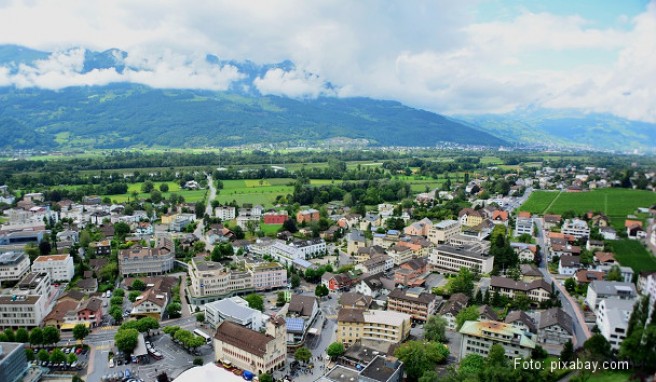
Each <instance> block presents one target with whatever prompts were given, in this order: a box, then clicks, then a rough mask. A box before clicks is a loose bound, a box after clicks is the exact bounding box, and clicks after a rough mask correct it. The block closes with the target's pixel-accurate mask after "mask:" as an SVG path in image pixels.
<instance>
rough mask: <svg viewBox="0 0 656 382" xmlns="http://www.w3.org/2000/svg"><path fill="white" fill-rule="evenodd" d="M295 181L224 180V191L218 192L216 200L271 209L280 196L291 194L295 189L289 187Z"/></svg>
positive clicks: (287, 179)
mask: <svg viewBox="0 0 656 382" xmlns="http://www.w3.org/2000/svg"><path fill="white" fill-rule="evenodd" d="M293 181H294V180H293V179H291V178H275V179H245V180H243V179H236V180H223V181H222V182H223V189H221V190H218V195H217V197H216V200H218V201H219V202H220V203H230V202H232V201H233V200H234V201H236V202H237V203H238V204H240V205H241V204H243V203H251V204H261V205H262V206H264V207H271V206H273V205H274V204H275V201H276V197H277V196H278V195H287V194H291V193H292V192H293V191H294V188H293V187H291V186H288V184H289V183H291V182H293Z"/></svg>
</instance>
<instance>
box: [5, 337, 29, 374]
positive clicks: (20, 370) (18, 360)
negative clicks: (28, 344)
mask: <svg viewBox="0 0 656 382" xmlns="http://www.w3.org/2000/svg"><path fill="white" fill-rule="evenodd" d="M26 372H27V356H26V355H25V344H22V343H18V342H0V381H3V382H18V381H21V380H22V378H23V375H25V373H26Z"/></svg>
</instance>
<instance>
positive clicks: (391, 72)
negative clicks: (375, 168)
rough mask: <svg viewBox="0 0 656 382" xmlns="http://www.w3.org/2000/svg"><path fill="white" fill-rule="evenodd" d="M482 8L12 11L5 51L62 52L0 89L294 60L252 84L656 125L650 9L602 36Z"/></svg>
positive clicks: (103, 6) (238, 6) (82, 4)
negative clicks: (96, 53) (492, 15)
mask: <svg viewBox="0 0 656 382" xmlns="http://www.w3.org/2000/svg"><path fill="white" fill-rule="evenodd" d="M479 2H485V0H470V1H462V2H461V1H459V2H454V1H449V0H435V1H429V2H424V1H417V2H407V1H391V2H380V1H375V0H363V1H356V2H354V1H347V0H316V1H304V0H287V1H271V0H252V1H231V0H217V1H206V2H195V3H194V4H193V5H190V3H189V2H188V1H183V0H171V1H166V2H162V1H157V0H142V1H138V2H135V1H131V0H116V1H111V2H100V1H99V0H85V1H59V2H51V1H45V0H35V1H31V2H23V1H20V0H14V1H6V2H3V3H2V6H3V7H4V8H3V9H2V12H0V43H14V44H22V45H26V46H29V47H33V48H39V49H45V50H48V51H64V53H57V54H55V55H53V56H51V57H50V58H49V59H48V60H45V61H44V62H41V63H38V64H37V65H34V67H21V68H20V70H19V72H18V73H13V74H12V73H10V72H8V71H7V70H4V69H2V68H0V86H4V85H7V84H14V85H16V86H41V87H46V88H53V89H57V88H61V87H63V86H67V85H99V84H104V83H108V82H112V81H131V82H137V83H143V84H147V85H150V86H155V87H172V88H179V87H197V88H203V89H213V90H223V89H227V88H228V86H229V85H230V84H231V83H232V82H233V81H236V80H239V79H240V78H242V74H240V73H239V72H238V71H237V69H236V68H235V67H233V66H230V65H226V66H223V67H219V66H216V65H210V64H209V63H207V62H206V61H205V60H204V55H205V54H207V53H211V54H215V55H217V56H219V57H221V58H222V59H235V60H247V59H248V60H252V61H255V62H256V63H259V64H264V63H276V62H280V61H282V60H286V59H289V60H291V61H293V62H294V63H295V65H296V69H295V70H292V71H289V72H285V71H283V70H281V69H272V70H270V71H268V72H267V73H266V74H264V75H263V76H261V77H260V78H258V79H257V80H256V82H255V86H256V87H257V88H258V89H259V90H260V91H261V92H262V93H265V94H278V95H286V96H290V97H301V98H302V97H317V96H319V95H329V94H336V95H337V96H341V97H345V96H370V97H376V98H383V99H394V100H399V101H401V102H404V103H406V104H409V105H411V106H415V107H420V108H425V109H428V110H432V111H437V112H442V113H447V114H453V113H485V112H505V111H510V110H512V109H514V108H516V107H521V106H525V105H529V104H530V105H542V106H545V107H578V108H582V109H585V110H590V111H597V112H611V113H614V114H616V115H620V116H624V117H629V118H634V119H641V120H646V121H656V110H654V106H652V103H653V101H652V100H653V99H656V97H655V95H656V94H655V93H654V92H655V91H656V90H654V89H656V83H655V81H656V46H655V45H656V39H654V36H655V35H656V25H655V24H656V11H655V9H656V0H652V2H651V3H650V4H649V5H648V6H647V8H646V9H645V11H644V13H642V14H641V15H638V16H627V15H624V14H619V16H618V17H617V24H614V25H611V24H609V25H601V26H600V23H598V22H591V21H590V20H589V19H587V18H586V15H585V14H576V13H574V12H570V13H569V14H567V13H566V12H560V13H559V14H558V15H556V14H551V13H548V12H546V11H523V12H521V13H515V14H512V13H510V14H506V15H505V16H504V17H503V19H502V20H500V19H492V20H484V19H483V21H481V19H480V18H479V19H476V18H475V17H476V13H475V12H472V9H476V7H477V6H478V3H479ZM500 3H501V4H503V3H502V2H500ZM77 46H79V47H83V48H87V49H94V50H105V49H109V48H119V49H122V50H125V51H127V52H128V53H129V55H128V57H127V58H126V64H127V65H128V66H130V67H131V68H132V69H128V70H125V71H124V72H123V73H117V72H116V71H114V70H111V69H103V70H96V71H91V72H88V73H81V70H80V61H79V60H80V57H81V56H80V52H82V53H83V51H81V50H78V51H68V50H67V49H70V48H71V47H77ZM600 56H603V57H605V59H604V60H601V59H599V57H600ZM554 57H558V59H557V60H558V62H557V63H554V62H553V61H555V60H556V59H555V58H554ZM310 73H312V74H310ZM328 82H329V83H331V84H334V85H335V89H336V90H329V89H327V88H326V83H328Z"/></svg>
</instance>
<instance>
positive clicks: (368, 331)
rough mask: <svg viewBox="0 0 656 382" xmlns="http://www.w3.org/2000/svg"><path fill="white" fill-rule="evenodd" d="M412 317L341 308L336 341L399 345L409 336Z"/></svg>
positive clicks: (385, 312) (389, 312) (393, 313)
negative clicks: (377, 342) (365, 341)
mask: <svg viewBox="0 0 656 382" xmlns="http://www.w3.org/2000/svg"><path fill="white" fill-rule="evenodd" d="M411 320H412V316H410V315H409V314H407V313H400V312H392V311H382V310H363V309H353V308H342V309H341V310H340V311H339V314H338V316H337V341H338V342H342V343H344V344H352V343H354V342H355V341H356V340H358V339H370V340H378V341H387V342H392V343H401V342H402V341H404V340H405V339H406V338H408V336H409V335H410V328H411V324H412V323H411Z"/></svg>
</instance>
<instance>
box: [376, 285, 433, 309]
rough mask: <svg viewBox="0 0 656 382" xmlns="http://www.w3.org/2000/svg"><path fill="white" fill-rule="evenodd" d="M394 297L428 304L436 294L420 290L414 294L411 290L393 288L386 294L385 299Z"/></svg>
mask: <svg viewBox="0 0 656 382" xmlns="http://www.w3.org/2000/svg"><path fill="white" fill-rule="evenodd" d="M391 298H395V299H398V300H404V301H412V302H416V303H421V304H426V305H428V304H430V303H431V302H433V301H434V300H435V299H436V298H437V296H435V295H432V294H430V293H428V292H422V293H420V294H414V293H413V292H412V291H410V290H407V289H398V288H397V289H394V290H393V291H392V292H390V294H389V295H388V296H387V299H388V300H389V299H391Z"/></svg>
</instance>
